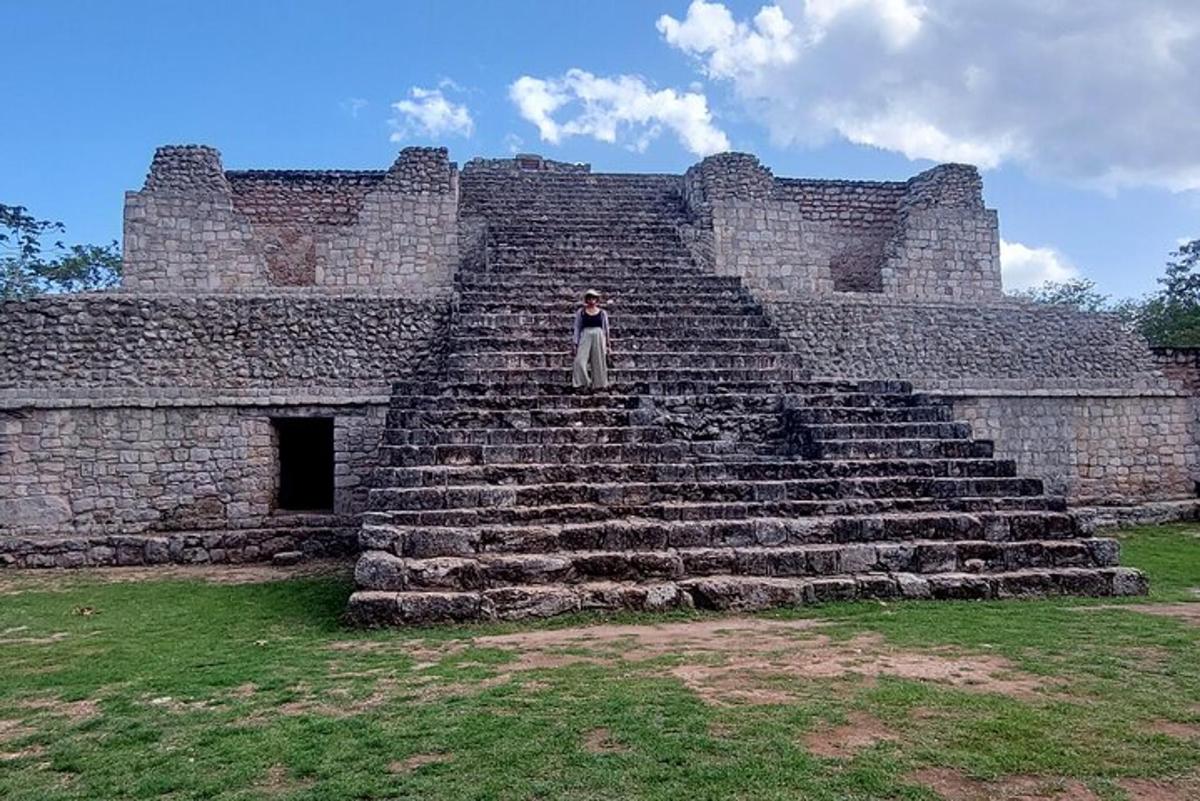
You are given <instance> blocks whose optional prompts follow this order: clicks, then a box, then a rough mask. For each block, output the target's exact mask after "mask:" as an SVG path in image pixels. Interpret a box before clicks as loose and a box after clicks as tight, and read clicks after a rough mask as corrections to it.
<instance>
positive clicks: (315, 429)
mask: <svg viewBox="0 0 1200 801" xmlns="http://www.w3.org/2000/svg"><path fill="white" fill-rule="evenodd" d="M271 422H272V423H273V424H274V425H275V440H276V442H277V443H278V446H279V448H278V457H279V495H278V497H277V498H276V502H277V505H278V507H279V508H280V509H289V510H295V511H325V512H327V511H332V510H333V418H332V417H276V418H274V419H273V420H272V421H271Z"/></svg>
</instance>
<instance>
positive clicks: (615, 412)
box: [387, 407, 656, 430]
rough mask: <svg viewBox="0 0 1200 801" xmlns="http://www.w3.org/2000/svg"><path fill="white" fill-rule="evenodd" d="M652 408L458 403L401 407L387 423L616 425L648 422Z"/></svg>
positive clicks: (429, 425)
mask: <svg viewBox="0 0 1200 801" xmlns="http://www.w3.org/2000/svg"><path fill="white" fill-rule="evenodd" d="M655 416H656V415H655V412H654V411H653V410H650V409H643V410H637V409H545V408H537V407H534V408H532V409H499V410H480V409H467V408H462V407H456V408H451V409H442V410H432V409H431V410H416V411H398V410H395V409H393V410H392V411H391V413H390V414H389V415H388V423H387V424H388V427H389V428H396V429H431V428H433V429H436V428H490V429H498V430H504V429H529V428H535V429H536V428H578V427H581V426H584V427H599V428H615V427H620V426H646V425H651V424H652V423H653V422H654V418H655Z"/></svg>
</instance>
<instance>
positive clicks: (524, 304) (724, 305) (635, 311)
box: [458, 295, 762, 321]
mask: <svg viewBox="0 0 1200 801" xmlns="http://www.w3.org/2000/svg"><path fill="white" fill-rule="evenodd" d="M601 305H602V308H603V309H604V310H605V311H607V312H608V315H609V318H610V320H613V321H615V320H616V318H617V316H618V315H620V316H622V317H624V316H626V315H629V316H638V317H641V316H646V315H661V314H662V313H663V312H664V311H665V310H669V309H672V308H679V307H680V306H682V307H683V308H686V309H688V310H689V311H692V312H693V313H694V312H696V311H707V312H708V313H710V314H712V315H713V316H717V317H730V316H740V315H748V314H749V315H755V316H760V315H762V310H761V309H759V308H758V307H757V306H754V305H753V304H751V303H749V302H747V301H746V300H745V299H743V298H739V297H728V296H726V297H717V298H704V299H697V298H694V297H693V298H688V299H686V300H684V299H674V298H658V297H655V296H653V295H639V296H637V297H636V298H626V299H621V300H611V299H610V300H605V301H604V303H603V304H601ZM579 307H580V299H579V297H578V296H576V297H574V298H570V299H565V300H559V299H557V298H552V299H549V300H543V299H542V298H539V297H536V296H535V297H529V296H510V297H495V298H492V299H490V300H467V299H463V298H460V299H459V303H458V309H459V313H460V314H519V315H548V316H553V317H556V318H559V319H561V318H562V316H564V315H566V316H567V317H568V318H570V317H571V316H572V315H574V314H575V312H576V310H578V309H579Z"/></svg>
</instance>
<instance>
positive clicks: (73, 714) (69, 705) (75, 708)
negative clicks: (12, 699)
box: [21, 698, 100, 723]
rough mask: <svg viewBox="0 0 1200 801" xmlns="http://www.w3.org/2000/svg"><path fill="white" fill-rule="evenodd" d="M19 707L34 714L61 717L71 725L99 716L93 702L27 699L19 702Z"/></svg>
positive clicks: (96, 706) (98, 711)
mask: <svg viewBox="0 0 1200 801" xmlns="http://www.w3.org/2000/svg"><path fill="white" fill-rule="evenodd" d="M21 706H22V707H24V708H25V709H30V710H33V711H35V712H42V711H47V712H50V713H51V714H54V715H61V716H63V717H65V718H67V720H69V721H71V722H72V723H82V722H83V721H85V720H90V719H91V718H94V717H96V715H98V714H100V707H99V705H97V704H96V702H95V701H92V700H89V699H86V698H85V699H84V700H82V701H63V700H61V699H58V698H29V699H26V700H25V701H22V702H21Z"/></svg>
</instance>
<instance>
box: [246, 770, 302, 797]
mask: <svg viewBox="0 0 1200 801" xmlns="http://www.w3.org/2000/svg"><path fill="white" fill-rule="evenodd" d="M314 784H316V781H315V780H313V779H298V778H296V777H295V776H292V774H291V772H290V771H289V770H288V769H287V768H286V767H284V766H283V765H272V766H271V767H269V768H267V773H266V775H265V776H263V778H262V779H260V780H259V781H258V783H257V784H256V785H255V789H256V790H257V791H258V792H259V793H261V794H262V795H264V796H268V797H275V796H281V795H290V794H292V793H294V792H296V791H298V790H305V789H308V788H309V787H312V786H313V785H314Z"/></svg>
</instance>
